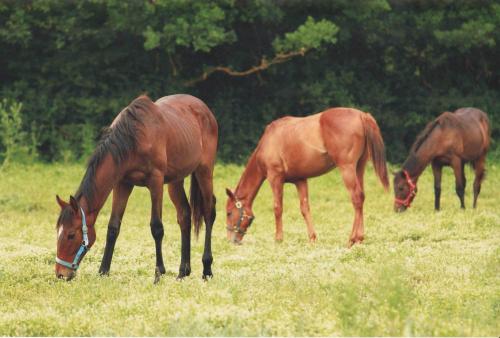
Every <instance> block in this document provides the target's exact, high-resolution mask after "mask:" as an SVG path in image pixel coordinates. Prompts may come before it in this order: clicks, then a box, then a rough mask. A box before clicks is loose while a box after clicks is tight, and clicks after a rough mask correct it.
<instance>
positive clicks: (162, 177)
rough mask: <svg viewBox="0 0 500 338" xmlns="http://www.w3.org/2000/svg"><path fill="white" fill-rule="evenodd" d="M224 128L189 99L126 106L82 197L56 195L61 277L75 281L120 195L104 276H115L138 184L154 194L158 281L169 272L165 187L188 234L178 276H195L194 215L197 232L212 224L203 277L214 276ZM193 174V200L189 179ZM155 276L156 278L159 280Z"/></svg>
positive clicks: (98, 153)
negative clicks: (102, 214)
mask: <svg viewBox="0 0 500 338" xmlns="http://www.w3.org/2000/svg"><path fill="white" fill-rule="evenodd" d="M217 136H218V127H217V122H216V120H215V118H214V116H213V114H212V112H211V111H210V109H209V108H208V107H207V106H206V105H205V104H204V103H203V102H202V101H201V100H199V99H197V98H195V97H193V96H190V95H171V96H166V97H163V98H161V99H159V100H158V101H156V102H152V101H151V100H150V99H149V98H148V97H146V96H140V97H138V98H136V99H135V100H134V101H132V103H130V105H129V106H127V107H126V108H125V109H123V110H122V111H121V112H120V114H118V116H117V117H116V118H115V120H114V121H113V123H112V124H111V126H110V127H109V128H108V129H107V131H106V132H105V134H104V135H103V137H102V139H101V141H100V143H99V144H98V145H97V147H96V149H95V151H94V153H93V155H92V156H91V158H90V160H89V163H88V167H87V171H86V173H85V175H84V177H83V180H82V182H81V184H80V188H79V189H78V191H77V192H76V194H75V197H73V196H71V197H70V202H69V203H66V202H64V201H62V200H61V199H60V198H59V197H57V201H58V203H59V205H60V207H61V214H60V216H59V219H58V221H57V229H58V239H57V257H56V267H55V270H56V275H57V277H59V278H66V279H68V280H69V279H71V278H73V277H74V275H75V273H76V270H77V268H78V266H79V264H80V262H81V260H82V258H83V256H84V255H85V253H86V252H87V251H88V250H89V249H90V248H91V247H92V245H93V244H94V242H95V239H96V233H95V228H94V224H95V222H96V219H97V215H98V214H99V211H100V210H101V208H102V206H103V205H104V202H105V201H106V199H107V197H108V196H109V194H110V193H111V191H113V204H112V210H111V217H110V220H109V224H108V231H107V238H106V248H105V249H104V256H103V258H102V262H101V267H100V269H99V272H100V273H101V274H108V273H109V269H110V265H111V259H112V257H113V250H114V246H115V242H116V239H117V237H118V234H119V233H120V224H121V220H122V217H123V213H124V211H125V206H126V204H127V200H128V198H129V196H130V193H131V192H132V189H133V187H134V186H135V185H137V186H145V187H147V188H148V189H149V191H150V194H151V222H150V226H151V234H152V235H153V238H154V241H155V246H156V273H157V277H159V275H160V274H164V273H165V266H164V264H163V258H162V249H161V244H162V239H163V224H162V203H163V184H165V183H167V184H168V193H169V196H170V199H171V200H172V202H173V204H174V206H175V209H176V211H177V222H178V223H179V226H180V229H181V238H182V245H181V264H180V268H179V276H178V277H179V278H182V277H184V276H188V275H189V274H190V272H191V265H190V249H191V248H190V246H191V217H192V219H193V223H194V228H195V233H196V235H198V233H199V230H200V225H201V219H202V217H203V219H204V220H205V226H206V235H205V250H204V253H203V258H202V261H203V277H204V278H206V277H208V276H212V270H211V265H212V260H213V259H212V251H211V232H212V225H213V223H214V220H215V197H214V196H213V186H212V177H213V169H214V163H215V156H216V149H217ZM188 175H191V196H190V202H188V199H187V197H186V193H185V191H184V178H185V177H186V176H188ZM157 280H158V279H156V280H155V281H157Z"/></svg>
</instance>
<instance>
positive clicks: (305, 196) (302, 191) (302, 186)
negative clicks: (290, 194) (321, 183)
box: [295, 180, 317, 242]
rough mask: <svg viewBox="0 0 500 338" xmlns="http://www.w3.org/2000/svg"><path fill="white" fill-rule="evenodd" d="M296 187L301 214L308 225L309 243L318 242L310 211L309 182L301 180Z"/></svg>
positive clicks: (296, 183)
mask: <svg viewBox="0 0 500 338" xmlns="http://www.w3.org/2000/svg"><path fill="white" fill-rule="evenodd" d="M295 186H296V187H297V193H298V195H299V200H300V212H301V213H302V216H303V217H304V220H305V221H306V224H307V233H308V235H309V241H311V242H315V241H316V238H317V236H316V231H315V230H314V226H313V222H312V217H311V211H310V209H309V193H308V189H307V180H300V181H297V182H295Z"/></svg>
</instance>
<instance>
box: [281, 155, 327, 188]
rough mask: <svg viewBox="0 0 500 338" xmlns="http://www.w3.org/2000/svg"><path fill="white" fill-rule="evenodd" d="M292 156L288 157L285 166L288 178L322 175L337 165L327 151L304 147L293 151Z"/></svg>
mask: <svg viewBox="0 0 500 338" xmlns="http://www.w3.org/2000/svg"><path fill="white" fill-rule="evenodd" d="M293 155H295V156H293ZM292 156H293V159H292V158H290V159H288V161H287V165H286V168H285V170H286V179H287V180H296V179H302V178H308V177H316V176H321V175H323V174H325V173H327V172H329V171H330V170H332V169H333V168H334V167H335V163H334V162H333V161H332V159H331V157H330V155H328V153H327V152H326V151H325V152H320V151H318V150H313V151H311V150H309V149H305V150H303V149H302V150H299V151H296V152H294V153H292Z"/></svg>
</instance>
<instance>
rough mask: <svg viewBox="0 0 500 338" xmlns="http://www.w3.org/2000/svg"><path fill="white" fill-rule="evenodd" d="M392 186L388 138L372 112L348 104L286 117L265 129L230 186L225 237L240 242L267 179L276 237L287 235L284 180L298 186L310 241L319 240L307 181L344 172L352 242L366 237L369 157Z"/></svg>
mask: <svg viewBox="0 0 500 338" xmlns="http://www.w3.org/2000/svg"><path fill="white" fill-rule="evenodd" d="M370 155H371V158H372V161H373V165H374V167H375V172H376V174H377V175H378V177H379V179H380V181H381V182H382V185H383V186H384V187H385V189H386V190H387V189H388V186H389V181H388V178H387V167H386V162H385V150H384V142H383V140H382V136H381V134H380V130H379V128H378V125H377V122H376V121H375V119H374V118H373V117H372V116H371V115H370V114H368V113H364V112H361V111H359V110H356V109H350V108H333V109H328V110H326V111H324V112H322V113H318V114H315V115H312V116H308V117H300V118H299V117H289V116H288V117H284V118H281V119H278V120H276V121H274V122H272V123H271V124H269V125H268V126H267V127H266V130H265V131H264V135H262V137H261V139H260V141H259V144H258V145H257V148H256V149H255V151H254V152H253V154H252V155H251V156H250V159H249V160H248V163H247V166H246V168H245V171H244V172H243V174H242V176H241V178H240V181H239V183H238V186H237V187H236V189H235V191H234V192H233V191H231V190H229V189H226V193H227V195H228V197H229V198H228V201H227V206H226V211H227V230H228V232H227V236H228V239H230V240H232V241H233V242H235V243H240V242H241V240H242V239H243V236H244V235H245V233H246V231H247V229H248V227H250V224H251V223H252V221H253V218H254V216H253V212H252V204H253V201H254V199H255V197H256V195H257V192H258V190H259V188H260V187H261V185H262V183H263V181H264V179H266V178H267V180H268V181H269V183H270V185H271V189H272V191H273V195H274V216H275V221H276V235H275V239H276V240H277V241H281V240H282V239H283V222H282V219H281V216H282V213H283V206H282V204H283V184H284V183H286V182H289V183H293V184H295V185H296V187H297V192H298V195H299V199H300V210H301V212H302V215H303V216H304V219H305V222H306V224H307V231H308V234H309V240H310V241H315V240H316V231H315V230H314V226H313V222H312V218H311V213H310V211H309V198H308V189H307V179H308V178H309V177H315V176H320V175H323V174H325V173H327V172H328V171H330V170H332V169H333V168H334V167H338V168H339V169H340V171H341V174H342V178H343V180H344V184H345V186H346V188H347V190H348V191H349V192H350V194H351V200H352V204H353V206H354V210H355V216H354V223H353V226H352V232H351V236H350V240H349V246H351V245H353V244H354V243H356V242H361V241H362V240H363V238H364V226H363V202H364V199H365V195H364V192H363V175H364V171H365V165H366V162H367V160H368V157H370Z"/></svg>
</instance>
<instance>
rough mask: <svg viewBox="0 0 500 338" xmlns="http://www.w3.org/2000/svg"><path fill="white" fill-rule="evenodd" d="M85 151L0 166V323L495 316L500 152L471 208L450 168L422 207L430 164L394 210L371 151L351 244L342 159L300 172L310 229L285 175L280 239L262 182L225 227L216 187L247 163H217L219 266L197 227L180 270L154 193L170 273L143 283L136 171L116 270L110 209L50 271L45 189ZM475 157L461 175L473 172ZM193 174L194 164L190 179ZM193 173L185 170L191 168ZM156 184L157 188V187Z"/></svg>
mask: <svg viewBox="0 0 500 338" xmlns="http://www.w3.org/2000/svg"><path fill="white" fill-rule="evenodd" d="M84 170H85V167H84V166H83V165H82V164H40V163H39V164H35V165H29V166H28V165H19V164H13V165H12V166H10V167H8V168H6V169H5V170H4V171H2V172H0V210H1V215H2V217H0V229H2V231H1V232H0V299H1V300H2V301H0V313H2V316H0V335H2V336H122V335H126V336H207V335H208V336H494V335H498V332H500V323H499V321H498V316H499V310H500V308H499V305H500V281H499V279H500V271H499V269H500V227H499V224H500V215H499V213H498V203H499V196H498V189H497V185H496V184H495V183H496V182H498V181H499V180H500V166H499V163H498V162H488V175H487V177H486V180H485V182H484V184H483V188H482V191H481V195H480V197H479V201H478V203H479V204H478V208H477V209H475V210H473V209H472V208H470V206H471V204H472V187H471V186H468V187H467V190H466V206H467V209H466V210H460V209H459V202H458V198H457V197H456V194H455V186H454V177H453V173H452V171H451V170H445V171H444V172H443V191H442V210H441V211H440V212H434V211H433V205H434V204H433V198H434V194H433V179H432V172H431V169H430V168H428V169H427V170H426V171H425V172H424V174H423V175H422V176H421V178H420V179H419V192H418V195H417V197H416V198H415V201H414V204H413V206H412V208H411V209H410V210H408V211H407V212H406V213H404V214H396V213H394V211H393V210H392V203H393V196H392V194H390V193H384V191H383V188H382V187H381V186H380V184H379V182H378V180H377V178H376V176H375V174H374V173H373V170H372V168H371V166H368V170H367V172H366V174H365V192H366V200H365V204H364V217H365V222H364V224H365V233H366V237H365V238H366V239H365V242H364V244H362V245H356V246H354V247H353V248H351V249H347V248H346V244H347V239H348V236H349V234H350V232H351V224H352V221H353V215H354V211H353V208H352V203H351V199H350V197H349V194H348V193H347V192H346V189H345V188H344V185H343V183H342V178H341V175H340V173H339V172H338V171H337V170H334V171H332V172H331V173H328V174H326V175H324V176H321V177H318V178H315V179H311V180H310V181H309V193H310V203H311V213H312V218H313V221H314V224H315V227H316V230H317V233H318V242H317V243H315V244H310V243H308V238H307V231H306V225H305V222H304V220H303V217H302V215H301V212H300V208H299V204H300V203H299V201H298V198H297V193H296V189H295V187H293V186H292V185H285V191H284V205H285V211H284V214H283V222H284V235H285V238H284V241H283V242H282V243H275V242H274V231H275V225H274V213H273V202H272V200H273V199H272V192H271V189H270V187H269V185H268V184H267V182H266V183H265V184H264V185H263V187H262V189H261V191H260V192H259V195H258V196H257V198H256V200H255V202H254V204H253V209H254V212H255V215H256V219H255V221H254V223H253V225H252V227H251V228H250V230H249V231H248V233H247V235H246V236H245V239H244V242H243V244H242V245H240V246H235V245H233V244H231V243H228V242H227V240H226V224H225V214H226V213H225V202H226V195H225V191H224V188H225V187H232V188H233V187H234V186H235V185H236V183H237V181H238V178H239V176H240V175H241V173H242V171H243V167H242V166H237V165H234V164H230V165H217V166H216V168H215V172H214V173H215V177H214V187H215V191H214V194H215V196H216V198H217V206H216V208H217V218H216V221H215V225H214V228H213V241H212V250H213V255H214V265H213V272H214V278H213V279H211V280H209V281H208V282H205V281H203V280H202V278H201V274H202V263H201V258H202V253H203V245H204V241H203V240H201V239H200V240H198V241H195V240H194V239H193V241H192V243H191V247H192V251H191V268H192V274H191V276H189V277H187V278H185V279H184V280H183V281H177V280H176V279H175V277H176V275H177V272H178V267H179V263H180V252H181V251H180V247H181V241H180V230H179V226H178V224H177V218H176V214H175V210H174V207H173V206H172V203H170V202H169V201H168V197H167V194H165V198H164V199H165V200H164V209H163V210H164V212H163V224H164V227H165V237H164V239H163V257H164V261H165V266H166V269H167V273H166V275H165V276H163V277H162V278H161V281H160V283H159V284H158V285H153V279H154V265H155V248H154V240H153V238H152V237H151V231H150V228H149V217H150V211H151V208H150V202H149V201H150V198H149V192H148V190H147V189H144V188H139V187H136V188H134V191H133V193H132V195H131V196H130V199H129V202H128V205H127V209H126V211H125V215H124V219H123V222H122V226H121V230H120V237H119V239H118V241H117V243H116V247H115V253H114V256H113V262H112V265H111V272H110V275H109V276H108V277H101V276H99V274H98V269H99V264H100V261H101V258H102V256H103V251H104V246H105V242H106V231H107V227H106V224H107V223H106V222H107V221H108V219H109V217H110V209H111V204H112V201H111V200H112V198H111V197H109V198H108V200H107V202H106V204H105V206H104V208H103V209H102V210H101V212H100V213H99V217H98V219H97V223H96V227H95V229H96V234H97V240H96V243H95V244H94V246H93V247H92V249H91V250H90V251H89V253H88V254H87V255H86V256H85V258H84V260H83V262H82V264H81V267H80V269H79V270H78V274H77V276H76V278H75V279H74V280H73V281H71V282H65V281H62V280H58V279H57V278H56V277H55V274H54V259H55V254H56V243H55V236H56V229H55V221H56V219H57V216H58V213H59V210H60V209H59V206H58V205H57V203H56V201H55V196H54V195H55V194H56V193H57V194H59V195H60V196H63V197H64V198H67V197H68V195H69V194H71V193H73V192H74V191H75V190H76V188H77V187H78V183H79V180H80V179H81V178H82V176H83V174H84ZM471 174H472V170H467V172H466V176H467V178H468V180H469V181H472V179H471V177H472V176H471ZM187 181H189V180H187ZM187 183H188V182H187ZM165 189H166V188H165Z"/></svg>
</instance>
